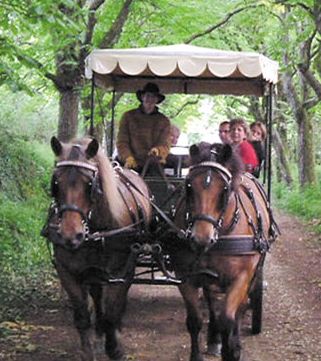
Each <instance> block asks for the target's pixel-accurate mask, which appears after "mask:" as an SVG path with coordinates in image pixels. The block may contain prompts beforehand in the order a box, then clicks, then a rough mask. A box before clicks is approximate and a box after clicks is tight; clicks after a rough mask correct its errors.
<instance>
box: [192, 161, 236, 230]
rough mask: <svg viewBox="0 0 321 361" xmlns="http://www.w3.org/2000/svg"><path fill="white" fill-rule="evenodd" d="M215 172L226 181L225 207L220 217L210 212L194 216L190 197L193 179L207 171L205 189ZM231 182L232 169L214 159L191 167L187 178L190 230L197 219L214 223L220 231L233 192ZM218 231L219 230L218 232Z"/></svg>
mask: <svg viewBox="0 0 321 361" xmlns="http://www.w3.org/2000/svg"><path fill="white" fill-rule="evenodd" d="M213 172H215V173H217V174H218V175H219V176H220V177H221V179H222V180H223V182H224V193H223V207H222V210H221V212H220V215H219V216H218V218H215V217H213V216H211V215H209V214H204V213H199V214H195V215H193V216H192V217H190V216H189V215H190V214H191V199H190V189H191V187H192V181H193V180H194V179H195V178H196V177H197V176H199V175H200V174H204V173H206V177H205V180H204V184H203V186H204V189H206V188H208V187H209V186H210V185H211V183H212V181H213ZM231 184H232V174H231V173H230V171H229V170H228V169H227V168H225V167H224V166H222V165H221V164H220V163H217V162H213V161H205V162H201V163H198V164H195V165H193V166H191V167H190V170H189V175H188V176H187V178H186V202H187V214H188V216H187V218H189V219H188V229H189V230H190V229H191V228H192V227H193V225H194V223H195V222H196V221H205V222H208V223H210V224H212V225H213V227H214V228H215V229H216V230H217V231H218V230H220V229H221V228H222V226H223V221H224V215H225V211H226V208H227V205H228V200H229V196H230V194H231ZM217 233H218V232H217Z"/></svg>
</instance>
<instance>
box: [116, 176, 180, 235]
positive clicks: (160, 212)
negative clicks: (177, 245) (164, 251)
mask: <svg viewBox="0 0 321 361" xmlns="http://www.w3.org/2000/svg"><path fill="white" fill-rule="evenodd" d="M119 174H121V176H122V177H124V178H125V179H126V180H127V182H128V183H129V184H130V185H131V186H132V187H133V188H134V189H135V190H136V191H137V192H139V194H141V195H142V196H143V197H145V198H146V199H148V201H149V202H150V204H151V206H152V207H153V208H154V209H155V210H156V211H157V212H158V214H159V215H160V216H161V217H162V218H163V220H164V221H165V222H166V223H167V224H168V225H169V226H170V227H171V228H172V229H173V230H174V231H175V232H176V233H177V235H178V237H179V238H181V237H185V236H186V234H185V231H184V230H183V229H180V228H178V227H177V226H176V225H175V224H174V222H173V221H172V220H171V219H170V218H169V217H168V216H167V215H166V214H165V213H164V212H163V211H162V210H161V209H160V208H159V207H158V206H157V205H156V204H155V203H154V202H153V201H151V200H150V199H149V198H147V197H146V196H145V194H144V193H143V192H142V191H141V190H140V189H139V188H138V187H137V186H136V184H134V183H133V182H132V181H131V180H130V179H129V178H127V177H126V176H125V175H124V174H123V173H121V172H119Z"/></svg>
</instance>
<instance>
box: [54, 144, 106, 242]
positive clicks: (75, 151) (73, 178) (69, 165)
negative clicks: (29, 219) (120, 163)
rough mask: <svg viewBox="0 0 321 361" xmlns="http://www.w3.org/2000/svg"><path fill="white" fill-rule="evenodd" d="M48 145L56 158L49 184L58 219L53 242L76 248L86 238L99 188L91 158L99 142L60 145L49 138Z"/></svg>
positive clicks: (94, 165) (95, 166) (95, 168)
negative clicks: (55, 239)
mask: <svg viewBox="0 0 321 361" xmlns="http://www.w3.org/2000/svg"><path fill="white" fill-rule="evenodd" d="M51 148H52V150H53V152H54V154H55V155H56V157H57V161H56V168H55V171H54V174H53V177H52V183H51V192H52V197H53V198H54V201H55V204H56V213H57V218H58V229H57V237H56V238H58V241H57V243H59V244H61V245H63V246H65V247H67V248H70V249H77V248H78V247H79V246H80V245H81V244H82V243H83V241H84V240H85V239H86V234H87V233H88V223H89V219H90V214H91V210H92V206H93V203H94V196H95V193H97V189H98V188H99V187H98V183H99V182H98V167H97V165H96V164H95V162H94V161H93V158H94V157H95V156H96V154H97V152H98V149H99V144H98V142H97V140H96V139H86V140H83V141H81V142H75V143H71V144H64V143H62V142H60V141H59V140H58V139H57V138H56V137H52V139H51Z"/></svg>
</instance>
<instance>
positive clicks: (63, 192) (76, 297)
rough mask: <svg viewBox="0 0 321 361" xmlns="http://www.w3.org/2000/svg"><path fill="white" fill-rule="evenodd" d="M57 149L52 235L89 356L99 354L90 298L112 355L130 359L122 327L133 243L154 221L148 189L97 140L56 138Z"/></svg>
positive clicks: (85, 358)
mask: <svg viewBox="0 0 321 361" xmlns="http://www.w3.org/2000/svg"><path fill="white" fill-rule="evenodd" d="M51 147H52V150H53V152H54V154H55V155H56V157H57V160H56V167H55V171H54V174H53V178H52V196H53V198H54V203H53V206H52V208H51V211H50V215H49V218H48V225H47V226H46V228H45V231H44V234H45V236H47V238H48V239H49V240H50V241H51V242H52V243H53V245H54V262H55V266H56V269H57V272H58V275H59V278H60V281H61V284H62V286H63V288H64V289H65V290H66V292H67V294H68V296H69V299H70V302H71V305H72V308H73V312H74V324H75V327H76V328H77V330H78V332H79V335H80V340H81V360H82V361H93V360H95V355H94V350H93V342H92V341H93V337H92V336H93V335H92V333H93V332H92V327H91V326H92V323H93V321H92V317H91V313H92V312H91V310H92V308H93V307H90V306H89V305H90V302H89V300H90V299H92V300H93V304H94V309H95V317H94V319H95V325H94V326H95V331H96V333H97V335H99V336H105V352H106V354H107V355H108V356H109V357H110V359H111V360H114V361H116V360H117V361H121V360H125V359H126V357H125V355H124V351H123V349H122V346H121V344H120V341H119V339H118V332H119V328H120V324H121V318H122V315H123V313H124V311H125V306H126V299H127V292H128V289H129V287H130V283H131V277H132V276H133V272H134V267H135V260H134V261H133V260H132V262H131V257H132V252H131V251H130V250H131V248H130V245H131V244H132V242H133V240H134V239H135V237H140V235H141V234H142V233H145V232H146V230H148V229H147V228H148V225H149V223H150V220H151V205H150V200H149V199H150V197H149V191H148V188H147V186H146V184H145V182H144V181H143V180H142V179H141V178H140V176H138V175H137V174H136V173H135V172H132V171H129V170H123V169H121V168H120V167H118V168H117V167H116V168H113V167H112V165H111V163H110V162H109V160H108V159H107V157H106V156H104V154H103V152H102V150H100V149H99V145H98V142H97V141H96V140H95V139H90V138H84V139H80V140H78V141H74V142H72V143H70V144H64V143H61V142H60V141H59V140H58V139H57V138H55V137H53V138H52V140H51ZM89 295H90V296H91V298H90V297H89ZM91 306H92V302H91Z"/></svg>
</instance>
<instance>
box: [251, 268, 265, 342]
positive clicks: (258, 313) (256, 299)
mask: <svg viewBox="0 0 321 361" xmlns="http://www.w3.org/2000/svg"><path fill="white" fill-rule="evenodd" d="M250 302H251V309H252V334H253V335H257V334H259V333H260V332H261V331H262V314H263V267H259V269H258V270H257V274H256V279H255V285H254V289H253V291H252V292H251V294H250Z"/></svg>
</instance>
